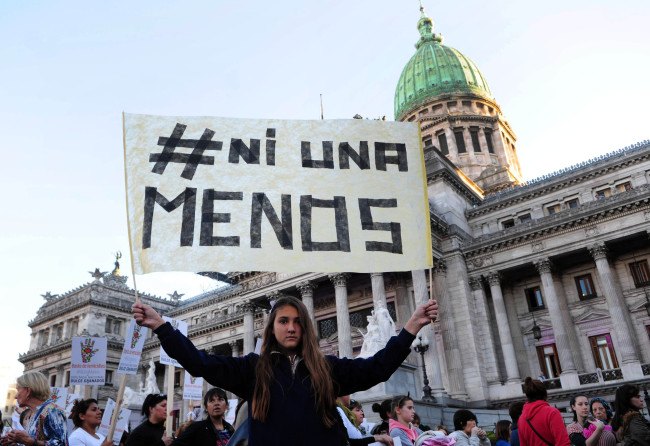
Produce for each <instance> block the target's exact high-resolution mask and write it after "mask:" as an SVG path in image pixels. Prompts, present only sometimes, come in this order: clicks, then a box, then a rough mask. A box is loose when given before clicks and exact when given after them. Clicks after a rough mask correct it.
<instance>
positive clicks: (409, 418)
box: [388, 395, 422, 445]
mask: <svg viewBox="0 0 650 446" xmlns="http://www.w3.org/2000/svg"><path fill="white" fill-rule="evenodd" d="M392 406H393V411H392V413H391V419H390V420H388V427H389V429H390V430H389V432H390V436H391V437H393V438H399V440H400V442H401V444H402V445H408V444H415V440H417V439H418V435H421V434H422V431H421V430H420V429H418V428H417V427H413V425H412V423H413V417H414V416H415V406H414V405H413V399H412V398H411V397H409V396H406V395H399V396H396V397H395V398H393V404H392Z"/></svg>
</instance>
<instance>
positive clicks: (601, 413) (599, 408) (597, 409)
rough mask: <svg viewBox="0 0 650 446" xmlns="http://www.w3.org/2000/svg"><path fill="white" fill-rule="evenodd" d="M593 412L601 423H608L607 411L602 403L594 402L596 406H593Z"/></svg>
mask: <svg viewBox="0 0 650 446" xmlns="http://www.w3.org/2000/svg"><path fill="white" fill-rule="evenodd" d="M591 411H592V413H593V414H594V417H595V418H597V419H599V420H601V421H607V411H606V410H605V406H603V403H601V402H600V401H594V404H592V405H591Z"/></svg>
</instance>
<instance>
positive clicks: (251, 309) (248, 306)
mask: <svg viewBox="0 0 650 446" xmlns="http://www.w3.org/2000/svg"><path fill="white" fill-rule="evenodd" d="M240 308H241V310H242V311H243V312H244V313H247V314H255V304H254V303H252V302H244V303H243V304H242V305H241V307H240Z"/></svg>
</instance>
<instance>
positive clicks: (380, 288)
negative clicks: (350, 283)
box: [370, 273, 387, 311]
mask: <svg viewBox="0 0 650 446" xmlns="http://www.w3.org/2000/svg"><path fill="white" fill-rule="evenodd" d="M370 284H371V286H372V303H373V305H374V307H375V311H377V310H385V309H386V308H387V306H386V287H385V284H384V274H383V273H370Z"/></svg>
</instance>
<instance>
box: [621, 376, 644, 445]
mask: <svg viewBox="0 0 650 446" xmlns="http://www.w3.org/2000/svg"><path fill="white" fill-rule="evenodd" d="M641 409H643V399H642V398H641V395H640V393H639V388H638V387H637V386H635V385H632V384H623V385H622V386H620V387H619V388H618V389H617V390H616V399H615V400H614V410H615V412H614V418H613V419H612V429H614V432H616V437H617V438H618V440H619V441H621V442H623V443H625V446H631V445H637V444H639V445H644V446H647V445H650V423H649V422H648V420H646V419H645V417H644V416H643V415H641Z"/></svg>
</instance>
